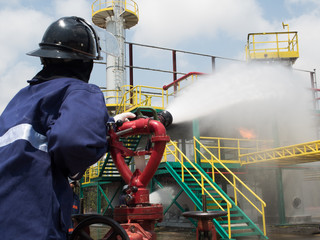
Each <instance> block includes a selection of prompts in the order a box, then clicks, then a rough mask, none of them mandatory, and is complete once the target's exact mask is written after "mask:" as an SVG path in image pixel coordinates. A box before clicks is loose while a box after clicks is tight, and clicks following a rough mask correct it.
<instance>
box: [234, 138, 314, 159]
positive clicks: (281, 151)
mask: <svg viewBox="0 0 320 240" xmlns="http://www.w3.org/2000/svg"><path fill="white" fill-rule="evenodd" d="M319 153H320V140H317V141H312V142H306V143H300V144H296V145H290V146H285V147H278V148H273V149H268V150H263V151H256V152H252V153H247V154H241V155H239V159H240V160H241V163H242V164H251V163H257V162H265V161H271V160H286V159H294V158H300V161H301V162H312V161H319ZM308 157H309V158H310V159H309V160H306V159H307V158H308Z"/></svg>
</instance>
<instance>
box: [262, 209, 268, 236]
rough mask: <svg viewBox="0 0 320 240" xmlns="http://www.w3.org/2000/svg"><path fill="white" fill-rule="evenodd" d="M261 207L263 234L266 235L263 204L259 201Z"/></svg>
mask: <svg viewBox="0 0 320 240" xmlns="http://www.w3.org/2000/svg"><path fill="white" fill-rule="evenodd" d="M261 208H262V224H263V234H264V235H266V234H267V230H266V219H265V213H264V206H263V203H261Z"/></svg>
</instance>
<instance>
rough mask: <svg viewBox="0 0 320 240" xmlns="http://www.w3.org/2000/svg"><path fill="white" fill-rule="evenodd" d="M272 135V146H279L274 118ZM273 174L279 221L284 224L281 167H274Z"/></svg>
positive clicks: (276, 124) (277, 130) (284, 213)
mask: <svg viewBox="0 0 320 240" xmlns="http://www.w3.org/2000/svg"><path fill="white" fill-rule="evenodd" d="M273 135H274V147H275V148H276V147H279V146H280V140H279V129H278V123H277V121H276V120H274V125H273ZM275 175H276V179H277V181H276V183H277V196H278V214H279V223H280V224H286V209H285V203H284V196H283V182H282V168H281V167H279V168H278V169H276V171H275Z"/></svg>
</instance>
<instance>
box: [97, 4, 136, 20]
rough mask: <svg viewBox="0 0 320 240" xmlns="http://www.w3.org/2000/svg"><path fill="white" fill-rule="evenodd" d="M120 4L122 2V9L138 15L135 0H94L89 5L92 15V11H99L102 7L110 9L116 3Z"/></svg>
mask: <svg viewBox="0 0 320 240" xmlns="http://www.w3.org/2000/svg"><path fill="white" fill-rule="evenodd" d="M120 4H124V5H123V7H124V10H125V11H127V12H132V13H134V14H135V15H136V16H137V17H139V9H138V5H137V3H136V2H135V1H133V0H125V1H120V0H117V1H114V0H95V1H94V2H93V4H92V6H91V9H92V15H94V13H96V12H99V11H101V10H103V9H108V8H110V9H112V8H114V7H115V6H116V5H120Z"/></svg>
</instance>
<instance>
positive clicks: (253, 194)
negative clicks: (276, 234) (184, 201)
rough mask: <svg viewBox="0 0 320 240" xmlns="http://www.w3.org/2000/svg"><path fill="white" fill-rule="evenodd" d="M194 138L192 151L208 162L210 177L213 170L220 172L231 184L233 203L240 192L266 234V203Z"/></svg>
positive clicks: (213, 173) (213, 172)
mask: <svg viewBox="0 0 320 240" xmlns="http://www.w3.org/2000/svg"><path fill="white" fill-rule="evenodd" d="M193 139H194V151H195V155H197V154H200V155H201V156H202V157H203V159H202V160H204V161H205V162H207V163H209V164H210V165H211V167H212V169H213V170H212V179H214V178H215V176H214V175H215V171H216V172H217V173H219V174H220V176H222V177H223V178H224V179H225V180H226V181H227V182H228V183H229V184H230V185H231V186H233V188H234V198H235V203H236V205H237V204H238V203H237V193H239V194H241V195H242V196H243V198H244V199H245V200H247V201H248V202H249V203H250V204H251V206H253V207H254V208H255V209H256V210H257V211H258V212H259V213H260V214H261V215H262V219H263V232H264V234H265V235H266V226H265V214H264V208H265V207H266V203H265V202H264V201H263V200H262V199H261V198H260V197H259V196H258V195H257V194H256V193H254V192H253V191H252V190H251V189H250V188H249V187H248V186H247V185H246V184H245V183H244V182H242V181H241V180H240V179H239V178H238V177H237V176H236V175H235V174H234V173H233V172H232V171H231V170H230V169H229V168H228V167H227V166H226V165H225V164H224V163H223V162H222V161H220V160H219V159H218V158H217V157H216V156H215V155H213V154H212V153H211V152H210V151H209V150H208V149H207V148H206V147H205V146H204V145H203V144H202V143H201V142H200V141H199V140H198V139H197V138H196V137H194V138H193ZM197 144H198V145H199V146H200V148H201V149H202V150H203V151H205V152H206V153H208V154H209V155H210V156H211V159H210V160H209V159H208V158H207V157H206V156H205V155H204V154H203V153H202V151H200V149H197V147H196V145H197ZM213 160H215V161H217V162H218V163H219V164H220V165H221V166H222V167H223V168H224V170H226V171H227V172H228V173H229V174H230V175H231V176H232V178H233V182H231V181H230V180H229V179H228V178H227V177H226V176H225V175H224V174H223V173H222V172H221V171H220V170H219V168H217V167H216V166H214V163H213ZM237 183H239V184H240V185H241V186H242V187H244V188H245V189H247V190H248V191H249V192H250V193H251V194H252V196H253V197H255V199H256V200H258V201H259V202H260V203H261V210H260V209H259V208H258V207H257V206H256V205H255V204H254V203H253V202H252V201H251V200H250V199H249V198H248V197H247V196H245V194H244V193H243V192H242V191H241V190H240V189H239V188H238V187H237Z"/></svg>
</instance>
